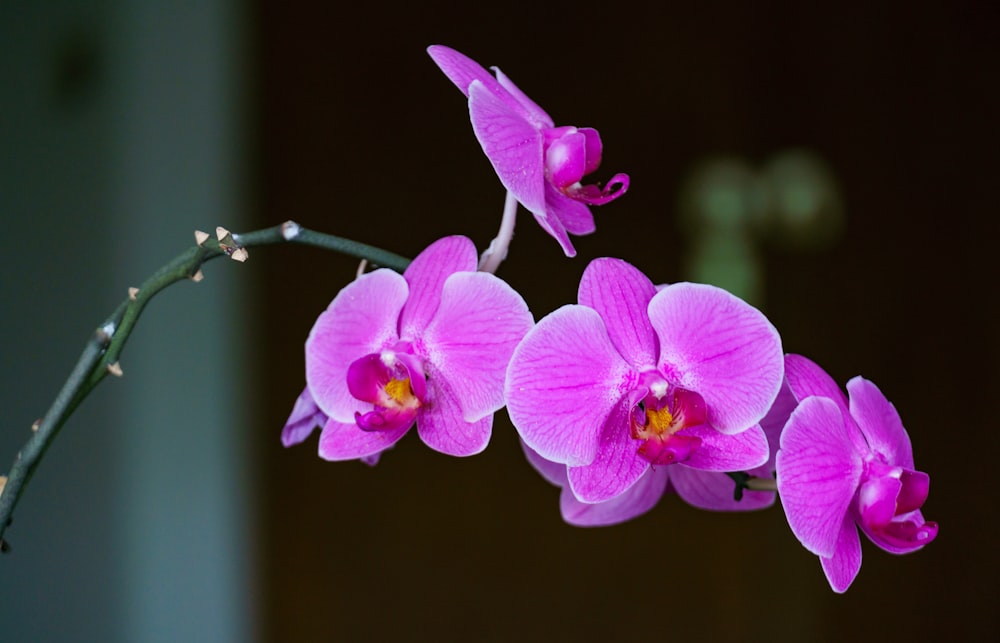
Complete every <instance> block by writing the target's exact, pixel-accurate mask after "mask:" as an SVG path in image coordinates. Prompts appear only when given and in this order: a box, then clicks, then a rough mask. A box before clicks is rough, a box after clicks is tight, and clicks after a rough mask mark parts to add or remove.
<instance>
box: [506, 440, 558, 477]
mask: <svg viewBox="0 0 1000 643" xmlns="http://www.w3.org/2000/svg"><path fill="white" fill-rule="evenodd" d="M518 442H520V443H521V450H522V451H524V457H525V458H526V459H527V460H528V464H530V465H531V466H532V467H534V468H535V471H537V472H538V473H540V474H541V475H542V477H543V478H545V479H546V480H547V481H549V482H550V483H551V484H554V485H556V486H557V487H565V486H567V485H569V479H568V478H567V477H566V465H565V464H559V463H558V462H552V461H551V460H546V459H545V458H543V457H542V456H540V455H538V452H537V451H535V450H534V449H532V448H531V447H529V446H528V445H527V444H525V443H524V440H518Z"/></svg>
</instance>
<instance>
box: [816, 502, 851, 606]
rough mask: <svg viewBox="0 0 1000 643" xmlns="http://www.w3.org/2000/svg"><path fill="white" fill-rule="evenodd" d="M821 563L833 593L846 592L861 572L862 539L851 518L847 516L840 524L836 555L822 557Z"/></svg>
mask: <svg viewBox="0 0 1000 643" xmlns="http://www.w3.org/2000/svg"><path fill="white" fill-rule="evenodd" d="M819 562H820V564H821V565H822V567H823V573H824V574H826V580H827V581H829V583H830V587H831V588H833V591H835V592H837V593H838V594H843V593H844V592H846V591H847V588H848V587H850V586H851V583H853V582H854V579H855V578H856V577H857V575H858V572H859V571H861V538H860V537H859V536H858V528H857V527H856V526H855V524H854V519H853V518H852V517H851V516H846V517H845V518H844V520H843V521H842V522H841V524H840V529H839V531H838V534H837V545H836V548H835V551H834V554H833V555H832V556H830V557H823V556H820V559H819Z"/></svg>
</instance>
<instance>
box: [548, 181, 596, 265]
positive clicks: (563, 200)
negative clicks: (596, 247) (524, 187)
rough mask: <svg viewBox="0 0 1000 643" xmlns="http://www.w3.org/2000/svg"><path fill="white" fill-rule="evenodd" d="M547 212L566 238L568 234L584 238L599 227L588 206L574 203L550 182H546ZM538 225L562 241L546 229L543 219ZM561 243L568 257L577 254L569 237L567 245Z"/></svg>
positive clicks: (577, 202) (578, 202)
mask: <svg viewBox="0 0 1000 643" xmlns="http://www.w3.org/2000/svg"><path fill="white" fill-rule="evenodd" d="M545 211H546V213H547V219H548V220H550V221H555V222H556V223H558V225H559V229H560V230H562V233H561V234H562V235H563V236H566V233H569V234H574V235H576V236H582V235H585V234H590V233H592V232H593V231H594V230H596V229H597V226H596V225H594V215H593V214H592V213H591V212H590V208H589V207H588V206H587V204H585V203H581V202H580V201H574V200H573V199H571V198H569V197H568V196H566V195H565V194H563V193H562V192H560V191H559V190H557V189H556V188H555V186H553V185H552V184H551V183H549V182H548V181H546V182H545ZM536 218H538V217H537V216H536ZM538 223H539V224H540V225H541V226H542V227H543V228H545V229H546V231H547V232H548V233H549V234H551V235H552V236H553V237H556V239H557V240H558V239H560V237H558V236H556V234H555V233H554V232H552V231H551V230H549V228H548V227H546V224H544V223H542V220H541V219H539V221H538ZM559 243H560V244H561V245H562V246H563V251H565V252H566V256H567V257H572V256H574V255H575V254H576V251H575V250H573V245H572V244H571V243H570V242H569V237H566V242H565V243H563V241H559ZM570 251H572V254H570Z"/></svg>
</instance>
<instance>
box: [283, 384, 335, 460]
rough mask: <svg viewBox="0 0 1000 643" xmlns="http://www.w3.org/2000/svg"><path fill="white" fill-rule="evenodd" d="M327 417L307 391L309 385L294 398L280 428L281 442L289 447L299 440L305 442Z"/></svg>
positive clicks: (324, 422)
mask: <svg viewBox="0 0 1000 643" xmlns="http://www.w3.org/2000/svg"><path fill="white" fill-rule="evenodd" d="M328 419H329V418H328V417H326V415H325V414H324V413H323V411H320V410H319V407H318V406H316V401H315V400H313V398H312V393H310V392H309V387H306V389H305V390H304V391H302V393H301V394H300V395H299V397H298V399H296V400H295V406H294V407H293V408H292V413H291V415H289V416H288V420H287V421H286V422H285V427H284V428H283V429H282V430H281V443H282V444H283V445H284V446H286V447H290V446H292V445H295V444H299V443H300V442H305V441H306V439H307V438H308V437H309V436H310V435H312V432H313V431H314V430H315V429H316V427H318V426H323V425H324V424H326V422H327V420H328Z"/></svg>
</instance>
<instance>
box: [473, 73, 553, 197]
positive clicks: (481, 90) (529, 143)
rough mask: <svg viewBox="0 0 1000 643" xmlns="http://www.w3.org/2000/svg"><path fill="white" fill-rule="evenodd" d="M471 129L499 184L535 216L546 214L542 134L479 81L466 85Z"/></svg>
mask: <svg viewBox="0 0 1000 643" xmlns="http://www.w3.org/2000/svg"><path fill="white" fill-rule="evenodd" d="M469 115H470V117H471V119H472V130H473V132H475V134H476V138H477V139H478V140H479V144H480V145H481V146H482V148H483V152H485V153H486V158H488V159H489V160H490V163H491V164H492V165H493V169H494V170H496V173H497V176H498V177H499V178H500V183H502V184H503V186H504V187H505V188H507V189H508V190H510V191H511V192H512V193H513V194H514V196H515V197H517V200H518V201H520V202H521V204H522V205H523V206H524V207H525V208H527V209H528V210H530V211H531V212H532V213H534V214H535V215H536V216H541V217H544V216H545V166H544V161H543V153H542V141H543V136H542V133H541V132H540V131H539V130H538V129H536V128H535V127H534V126H533V125H532V124H531V123H530V122H528V121H527V120H525V118H524V116H523V115H521V114H519V113H518V112H517V111H515V110H513V109H511V108H510V106H509V105H508V104H507V103H505V102H504V101H502V100H500V99H499V98H497V97H496V96H495V95H494V94H492V93H491V92H490V91H489V90H487V89H486V88H485V87H484V86H483V85H482V83H480V82H479V81H474V82H473V83H472V85H471V86H470V87H469Z"/></svg>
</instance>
